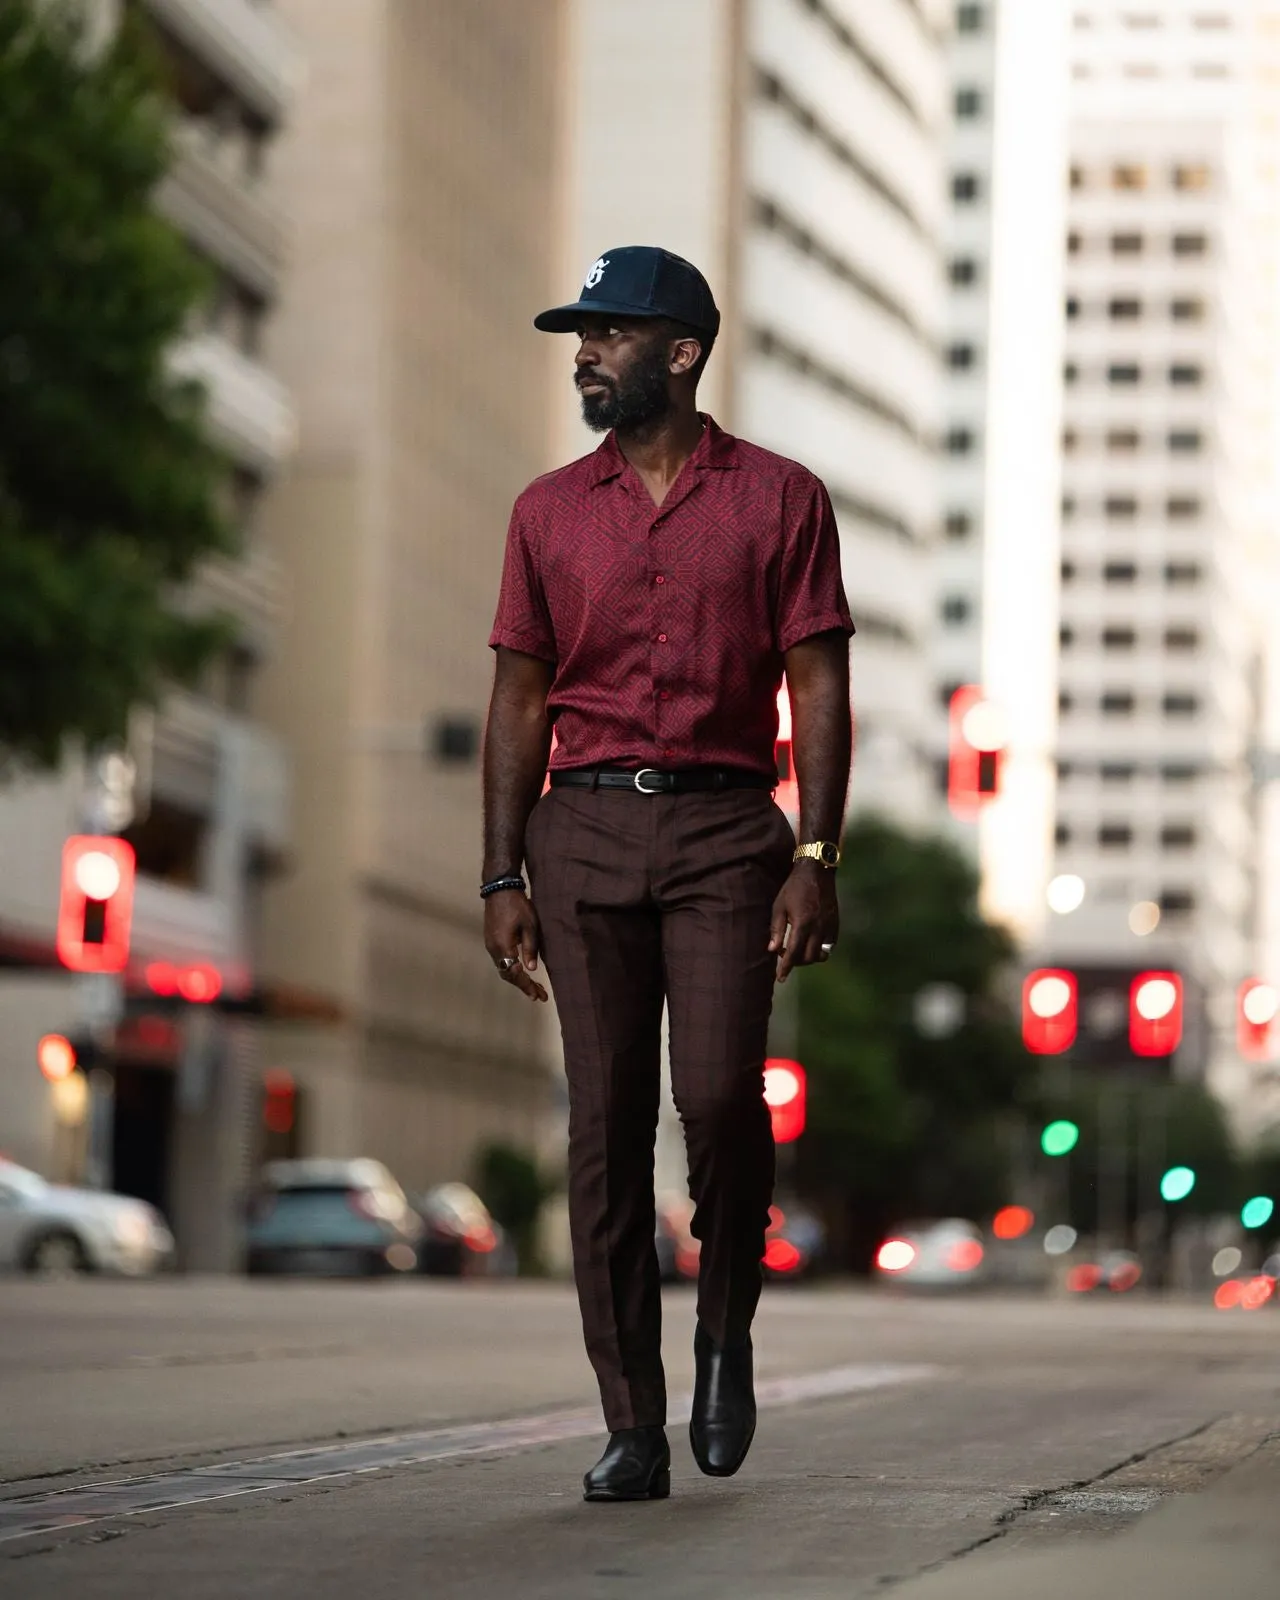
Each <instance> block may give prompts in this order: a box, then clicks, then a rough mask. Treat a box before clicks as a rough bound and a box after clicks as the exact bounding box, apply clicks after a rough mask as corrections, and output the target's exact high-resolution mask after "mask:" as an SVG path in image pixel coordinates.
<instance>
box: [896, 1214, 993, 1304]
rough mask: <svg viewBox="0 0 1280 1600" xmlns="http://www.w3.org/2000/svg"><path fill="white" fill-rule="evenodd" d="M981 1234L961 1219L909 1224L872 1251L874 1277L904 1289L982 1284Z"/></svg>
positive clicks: (957, 1287)
mask: <svg viewBox="0 0 1280 1600" xmlns="http://www.w3.org/2000/svg"><path fill="white" fill-rule="evenodd" d="M985 1256H986V1252H985V1250H984V1249H983V1245H982V1233H981V1231H980V1230H979V1229H978V1228H977V1227H976V1226H975V1225H974V1224H973V1223H972V1222H968V1221H966V1220H965V1219H964V1218H963V1217H947V1218H945V1219H944V1220H943V1221H940V1222H909V1223H906V1224H905V1225H904V1226H903V1227H902V1228H900V1229H899V1230H898V1231H897V1232H896V1233H894V1234H892V1235H891V1236H890V1237H889V1238H888V1239H886V1240H885V1242H884V1243H883V1244H882V1245H881V1246H880V1248H879V1250H877V1251H876V1262H875V1265H876V1277H877V1278H878V1279H879V1280H880V1282H881V1283H897V1284H901V1285H902V1286H903V1287H904V1288H908V1289H966V1288H971V1287H973V1286H974V1285H975V1284H978V1283H981V1282H982V1280H983V1276H984V1272H983V1262H984V1260H985Z"/></svg>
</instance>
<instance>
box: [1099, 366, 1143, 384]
mask: <svg viewBox="0 0 1280 1600" xmlns="http://www.w3.org/2000/svg"><path fill="white" fill-rule="evenodd" d="M1141 380H1142V368H1141V367H1140V366H1139V365H1138V363H1137V362H1136V361H1113V362H1112V363H1111V365H1110V366H1109V367H1108V368H1107V382H1108V383H1139V382H1141Z"/></svg>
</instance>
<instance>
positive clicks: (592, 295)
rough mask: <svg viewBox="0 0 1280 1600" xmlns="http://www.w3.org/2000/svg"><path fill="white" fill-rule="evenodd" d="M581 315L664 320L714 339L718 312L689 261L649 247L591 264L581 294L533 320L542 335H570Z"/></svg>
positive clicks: (612, 253)
mask: <svg viewBox="0 0 1280 1600" xmlns="http://www.w3.org/2000/svg"><path fill="white" fill-rule="evenodd" d="M584 316H597V317H600V316H604V317H611V316H622V317H670V318H671V320H672V321H673V322H683V323H686V324H687V325H688V326H689V327H691V328H696V329H697V330H698V332H699V333H706V334H709V335H710V336H711V337H712V338H715V336H716V334H717V333H719V331H720V313H719V311H718V310H717V309H716V303H715V300H714V299H713V298H712V294H711V286H710V284H708V282H707V280H706V279H705V278H704V277H703V276H702V274H701V273H700V272H699V271H698V269H697V267H695V266H694V265H693V264H692V263H691V262H689V261H686V260H685V259H684V258H683V256H677V255H672V253H671V251H670V250H659V249H658V248H657V247H656V246H655V245H648V244H628V245H622V246H621V247H620V248H619V249H617V250H609V251H606V252H605V254H604V255H602V256H600V257H599V258H598V259H597V260H596V261H594V262H593V263H592V265H591V270H590V271H589V272H588V273H587V280H586V282H585V283H584V284H583V285H582V296H581V298H580V299H578V300H575V301H574V303H573V304H572V305H571V306H555V307H553V308H552V310H550V311H544V312H542V314H541V315H540V316H537V317H535V318H534V319H533V325H534V327H535V328H540V329H541V330H542V332H543V333H573V332H574V331H575V330H576V329H577V328H578V326H579V324H580V323H581V321H582V319H583V317H584Z"/></svg>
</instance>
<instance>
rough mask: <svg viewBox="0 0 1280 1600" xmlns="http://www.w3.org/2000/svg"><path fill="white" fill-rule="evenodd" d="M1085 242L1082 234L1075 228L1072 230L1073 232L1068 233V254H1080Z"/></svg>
mask: <svg viewBox="0 0 1280 1600" xmlns="http://www.w3.org/2000/svg"><path fill="white" fill-rule="evenodd" d="M1083 243H1084V241H1083V240H1082V239H1081V237H1080V235H1079V234H1078V233H1077V232H1076V230H1075V229H1074V228H1073V229H1072V230H1071V232H1070V233H1069V234H1068V235H1067V254H1068V255H1069V256H1078V255H1079V254H1080V250H1081V247H1082V245H1083Z"/></svg>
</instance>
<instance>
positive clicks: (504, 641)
mask: <svg viewBox="0 0 1280 1600" xmlns="http://www.w3.org/2000/svg"><path fill="white" fill-rule="evenodd" d="M489 648H490V650H499V649H501V650H518V651H519V652H520V654H521V655H525V656H537V658H538V660H539V661H550V662H553V663H554V662H555V661H556V659H557V656H556V651H555V646H554V645H552V644H549V643H548V642H547V640H546V639H544V638H542V637H541V636H540V635H538V634H534V633H517V632H516V631H515V630H513V629H511V628H495V629H494V630H493V632H492V633H491V634H490V635H489Z"/></svg>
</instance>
